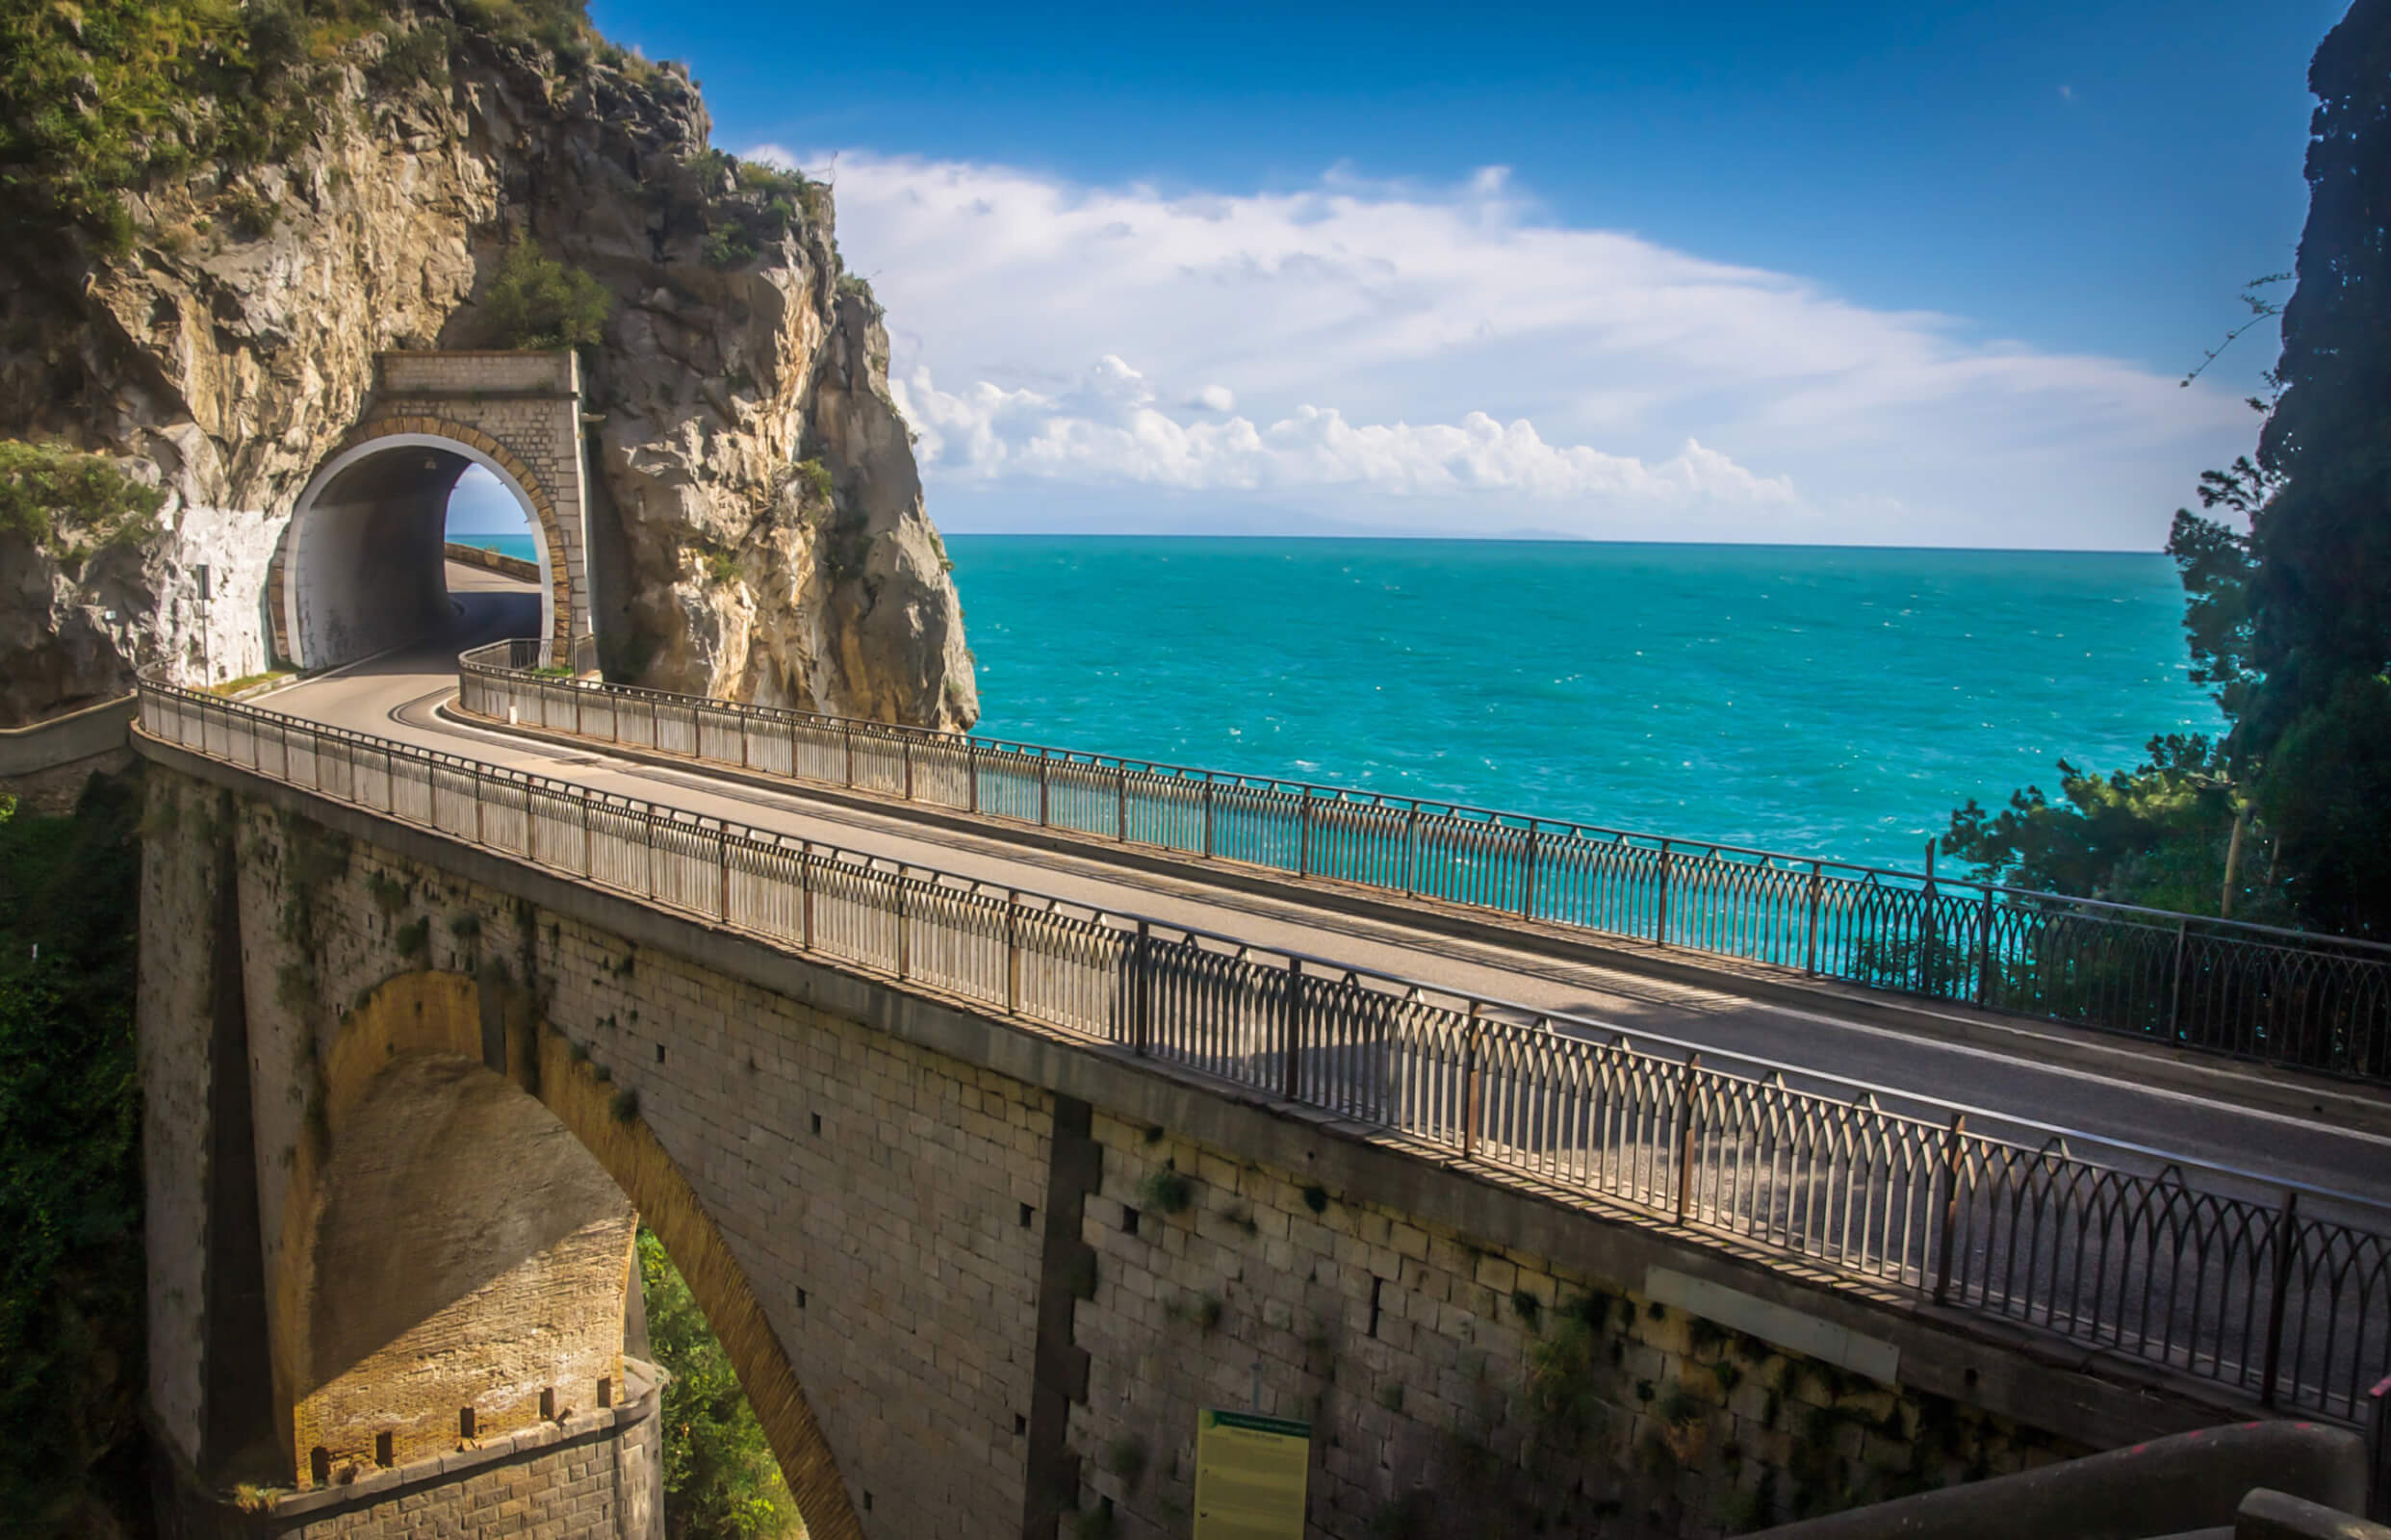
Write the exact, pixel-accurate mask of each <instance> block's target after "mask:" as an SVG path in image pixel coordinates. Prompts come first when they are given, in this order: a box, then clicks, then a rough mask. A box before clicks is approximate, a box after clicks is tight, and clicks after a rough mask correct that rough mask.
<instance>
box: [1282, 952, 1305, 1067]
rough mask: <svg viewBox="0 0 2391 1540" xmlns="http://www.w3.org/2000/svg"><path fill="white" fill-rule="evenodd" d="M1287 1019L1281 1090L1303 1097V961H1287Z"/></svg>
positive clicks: (1284, 1030) (1295, 958)
mask: <svg viewBox="0 0 2391 1540" xmlns="http://www.w3.org/2000/svg"><path fill="white" fill-rule="evenodd" d="M1286 1006H1287V1010H1286V1019H1285V1020H1284V1021H1283V1022H1282V1023H1281V1025H1280V1029H1279V1030H1280V1040H1281V1049H1280V1059H1279V1065H1278V1093H1279V1094H1280V1095H1282V1096H1284V1097H1286V1098H1287V1099H1288V1100H1289V1101H1300V1100H1302V1098H1303V960H1302V959H1301V958H1299V957H1291V958H1289V959H1288V960H1287V1001H1286Z"/></svg>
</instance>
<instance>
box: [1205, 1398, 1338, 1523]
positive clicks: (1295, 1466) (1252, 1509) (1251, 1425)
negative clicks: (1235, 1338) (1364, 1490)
mask: <svg viewBox="0 0 2391 1540" xmlns="http://www.w3.org/2000/svg"><path fill="white" fill-rule="evenodd" d="M1311 1468H1312V1424H1309V1423H1298V1422H1296V1421H1295V1420H1294V1419H1292V1418H1286V1417H1261V1416H1257V1415H1256V1414H1254V1413H1251V1412H1221V1411H1214V1410H1211V1409H1209V1408H1207V1409H1206V1410H1204V1411H1202V1412H1199V1413H1197V1414H1196V1536H1195V1540H1303V1493H1304V1483H1305V1482H1306V1481H1307V1480H1308V1479H1309V1477H1310V1476H1311Z"/></svg>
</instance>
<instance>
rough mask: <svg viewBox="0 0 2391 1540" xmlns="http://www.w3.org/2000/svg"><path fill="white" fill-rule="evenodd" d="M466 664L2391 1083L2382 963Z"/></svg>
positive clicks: (1355, 878)
mask: <svg viewBox="0 0 2391 1540" xmlns="http://www.w3.org/2000/svg"><path fill="white" fill-rule="evenodd" d="M537 661H538V657H537V645H536V644H535V643H529V642H499V643H494V644H492V645H491V646H488V647H483V648H477V649H476V650H474V651H473V652H469V653H467V654H465V655H464V656H463V657H462V658H460V659H459V660H458V673H459V698H460V701H461V704H462V705H463V706H464V709H466V710H467V711H470V712H474V713H476V714H478V715H481V716H485V717H490V718H494V719H498V720H505V719H507V718H508V717H509V715H510V714H512V715H515V716H518V717H520V719H521V720H523V721H526V722H529V723H532V724H533V725H536V726H540V727H544V728H549V729H553V730H561V731H565V732H575V733H578V734H582V735H585V736H593V737H598V738H603V739H605V740H607V741H609V742H615V743H623V744H630V745H633V746H637V747H643V748H651V749H658V750H662V751H664V752H666V753H671V754H681V755H686V756H688V757H691V758H694V759H698V760H701V761H705V762H709V763H714V764H721V765H725V766H736V767H739V768H742V769H747V770H751V771H757V772H760V773H763V774H767V775H776V776H785V777H788V778H790V779H793V780H798V781H809V782H813V783H820V784H824V785H840V786H848V787H852V788H854V789H857V790H861V791H868V792H872V793H875V794H878V795H882V796H888V797H895V798H899V799H902V800H904V801H907V802H914V803H920V804H923V805H926V806H930V807H937V808H941V809H948V810H951V811H958V812H966V813H972V814H977V815H981V816H985V817H991V818H1001V819H1011V820H1016V821H1019V822H1023V823H1030V824H1036V825H1039V826H1041V827H1045V828H1053V829H1063V830H1068V831H1071V832H1073V833H1076V834H1089V835H1093V836H1095V837H1097V838H1100V839H1110V840H1116V841H1118V842H1121V843H1124V844H1143V845H1149V846H1153V847H1156V848H1159V849H1163V850H1168V851H1173V852H1176V853H1178V854H1180V855H1185V856H1193V857H1197V858H1200V859H1204V860H1227V861H1237V862H1242V863H1245V864H1247V865H1252V866H1260V867H1265V868H1268V869H1271V870H1273V871H1279V872H1286V873H1290V874H1293V875H1295V876H1297V877H1298V878H1311V877H1317V878H1325V879H1330V880H1334V881H1340V882H1346V883H1351V884H1357V885H1360V886H1367V887H1374V888H1377V889H1380V890H1383V891H1385V892H1388V893H1395V894H1401V896H1403V897H1405V898H1413V899H1427V900H1441V901H1443V902H1445V903H1449V904H1456V905H1463V906H1468V907H1471V908H1476V909H1483V910H1491V911H1499V912H1501V913H1503V914H1504V915H1506V916H1510V917H1514V918H1517V919H1520V920H1524V921H1535V922H1543V923H1546V924H1553V925H1562V926H1571V927H1576V928H1580V929H1583V930H1587V931H1593V932H1599V933H1601V934H1603V935H1606V936H1615V937H1631V938H1634V939H1640V940H1646V941H1651V942H1654V943H1657V944H1660V945H1667V946H1679V947H1684V948H1687V949H1690V950H1693V951H1700V952H1710V953H1714V954H1717V955H1721V956H1726V957H1734V958H1742V959H1747V960H1749V961H1752V962H1756V963H1768V964H1772V965H1774V966H1778V967H1784V968H1797V969H1800V970H1801V971H1802V972H1803V973H1804V974H1806V975H1808V976H1810V977H1813V978H1825V979H1833V980H1836V981H1838V982H1841V983H1845V984H1856V985H1862V986H1864V987H1866V988H1875V989H1888V990H1894V991H1898V992H1902V993H1907V994H1915V995H1923V996H1926V997H1928V998H1930V999H1936V1000H1948V1001H1953V1002H1957V1003H1962V1004H1967V1005H1972V1006H1977V1007H1981V1008H1983V1009H1986V1010H1991V1011H2004V1012H2010V1013H2014V1014H2022V1015H2030V1016H2042V1017H2045V1018H2048V1019H2053V1020H2060V1021H2067V1022H2071V1023H2075V1024H2078V1025H2082V1026H2089V1027H2097V1028H2102V1029H2106V1030H2109V1031H2113V1032H2120V1033H2125V1034H2130V1035H2132V1036H2135V1037H2138V1038H2143V1039H2146V1040H2157V1041H2162V1042H2167V1043H2172V1044H2175V1045H2178V1046H2182V1047H2188V1048H2197V1049H2203V1050H2207V1051H2210V1052H2217V1053H2225V1054H2231V1055H2234V1056H2237V1057H2242V1058H2248V1059H2257V1060H2263V1061H2270V1062H2274V1063H2279V1064H2284V1065H2296V1066H2298V1067H2301V1068H2305V1069H2315V1070H2322V1071H2324V1072H2326V1073H2328V1074H2334V1075H2341V1076H2346V1077H2350V1078H2353V1079H2359V1080H2368V1081H2373V1082H2376V1083H2378V1084H2391V946H2385V945H2381V944H2378V943H2372V942H2365V941H2354V940H2347V939H2341V938H2337V937H2323V936H2311V935H2307V934H2304V933H2301V932H2294V931H2284V930H2278V929H2275V928H2273V927H2269V926H2262V925H2249V924H2242V923H2237V922H2235V921H2230V920H2218V919H2209V918H2204V917H2201V916H2198V915H2190V914H2177V913H2172V912H2167V911H2159V910H2147V909H2137V908H2134V907H2132V906H2130V905H2124V904H2109V903H2103V902H2100V901H2098V900H2095V899H2078V898H2066V897H2062V896H2060V895H2058V894H2053V893H2041V892H2033V891H2030V890H2026V889H2020V888H2011V887H2002V886H1995V885H1991V884H1985V883H1971V882H1952V881H1950V880H1948V879H1939V878H1936V877H1933V876H1931V875H1928V874H1923V873H1912V872H1897V871H1890V870H1887V869H1884V868H1879V867H1868V866H1850V865H1844V864H1841V863H1838V862H1835V861H1827V860H1810V859H1807V858H1801V857H1793V856H1784V855H1778V854H1775V853H1772V852H1768V851H1759V850H1745V849H1741V848H1738V847H1735V846H1731V845H1719V844H1706V843H1700V842H1695V841H1687V840H1683V839H1676V838H1663V837H1660V836H1658V835H1653V834H1632V833H1628V832H1625V831H1621V830H1615V829H1603V828H1599V827H1596V826H1593V825H1587V824H1577V823H1568V822H1561V821H1556V820H1554V819H1549V818H1537V817H1531V816H1530V815H1528V814H1524V813H1507V812H1495V811H1489V810H1487V809H1478V808H1469V807H1462V806H1459V805H1455V804H1451V803H1439V802H1427V801H1422V800H1420V799H1417V798H1409V797H1392V796H1385V795H1381V794H1378V793H1375V792H1359V791H1349V790H1341V789H1338V788H1336V787H1331V786H1319V785H1312V784H1309V783H1302V782H1293V781H1277V780H1272V779H1268V778H1263V777H1255V776H1242V775H1235V774H1231V773H1229V772H1225V771H1218V770H1201V769H1192V768H1189V767H1185V766H1180V765H1167V764H1154V763H1148V762H1145V761H1142V760H1131V759H1119V758H1115V757H1110V756H1105V755H1095V754H1086V753H1081V752H1079V751H1076V750H1069V749H1052V748H1046V747H1043V746H1041V745H1038V744H1028V743H1008V742H1003V741H998V740H990V739H981V738H974V737H964V736H960V735H957V734H953V733H943V732H930V731H927V730H923V729H918V728H903V727H891V726H889V725H887V724H886V723H879V722H859V721H855V720H852V719H848V718H842V717H830V716H821V715H816V714H814V713H810V712H805V711H795V710H789V709H786V708H784V707H778V706H749V705H745V704H742V703H738V702H732V701H714V700H709V699H707V698H705V697H702V696H690V695H676V694H670V693H667V692H664V691H658V690H646V689H639V688H635V687H632V686H628V685H617V684H600V683H598V682H596V681H594V680H561V679H539V678H533V677H531V676H530V675H529V674H528V673H527V672H526V671H527V669H528V668H529V667H530V666H531V665H532V664H533V663H536V662H537Z"/></svg>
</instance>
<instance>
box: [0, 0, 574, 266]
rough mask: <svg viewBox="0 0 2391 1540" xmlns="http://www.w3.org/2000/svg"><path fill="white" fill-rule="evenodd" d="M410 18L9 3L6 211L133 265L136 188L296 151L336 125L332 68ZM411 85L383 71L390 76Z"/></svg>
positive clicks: (386, 7) (358, 9) (97, 1)
mask: <svg viewBox="0 0 2391 1540" xmlns="http://www.w3.org/2000/svg"><path fill="white" fill-rule="evenodd" d="M550 3H551V4H552V5H553V0H550ZM396 13H398V5H397V4H396V0H61V3H42V0H0V100H6V101H7V102H8V103H9V104H10V109H9V111H8V112H7V113H6V114H5V115H0V209H4V210H5V214H6V217H7V218H8V219H9V220H10V222H12V223H16V224H19V225H31V226H35V227H41V228H55V226H56V225H57V224H58V223H59V222H60V221H61V220H62V219H64V220H65V221H68V222H71V223H73V224H76V225H79V226H80V227H81V228H82V229H83V230H84V232H85V233H86V235H87V236H89V237H90V238H91V240H92V243H93V244H95V245H96V246H97V247H99V248H100V249H101V250H103V251H106V252H109V253H111V254H119V255H120V254H122V253H123V252H125V251H127V250H129V249H130V248H131V245H132V242H133V235H134V231H133V227H132V220H131V218H130V216H129V214H128V213H127V211H126V209H125V206H124V202H123V199H122V197H121V196H120V194H121V192H123V191H125V190H128V189H133V188H138V187H141V186H144V185H146V184H148V183H151V182H154V181H157V180H159V179H161V178H167V177H175V176H181V175H184V174H187V173H188V172H189V171H190V169H191V168H192V167H195V166H214V167H218V168H219V171H221V172H224V173H230V172H232V171H236V170H238V169H240V168H241V167H245V166H249V165H253V164H256V163H257V162H260V161H263V160H266V159H269V158H273V157H287V156H288V155H290V154H291V153H293V152H294V151H295V150H296V148H297V147H298V146H299V145H300V144H301V143H302V142H304V141H306V140H307V139H308V138H309V137H310V136H311V135H313V134H316V133H318V132H320V131H321V129H322V128H323V127H324V126H325V124H326V122H327V115H326V112H325V107H324V101H325V98H326V94H327V93H326V92H325V91H323V90H321V75H322V73H323V71H324V70H326V69H327V68H331V67H335V66H337V64H338V62H339V60H340V57H341V55H342V54H343V53H344V51H345V50H346V49H347V46H348V45H349V44H350V43H352V42H354V41H356V40H357V39H361V38H362V37H364V36H365V35H366V34H367V33H368V32H369V31H373V30H375V29H376V27H377V26H378V27H380V28H382V29H384V30H386V31H388V30H390V29H392V28H393V26H394V16H395V15H396ZM424 30H426V29H424V28H423V27H418V28H417V29H415V31H416V32H418V33H420V32H422V31H424ZM413 36H414V35H413V34H400V33H397V32H392V39H393V43H394V44H398V45H399V46H398V53H399V55H400V63H401V64H403V65H405V66H406V67H407V68H408V69H410V70H416V71H421V70H424V69H426V68H427V67H428V54H429V52H430V45H428V44H424V43H419V42H414V41H412V40H411V39H412V38H413ZM402 39H405V40H403V41H402ZM442 51H443V53H445V50H442ZM390 58H391V54H390V52H389V51H387V50H386V51H385V53H384V55H383V59H384V60H385V61H386V62H387V61H389V59H390ZM398 78H399V76H398V74H385V73H384V72H383V70H382V69H380V68H378V67H377V71H376V79H377V82H381V83H391V82H394V81H396V80H397V79H398Z"/></svg>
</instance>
